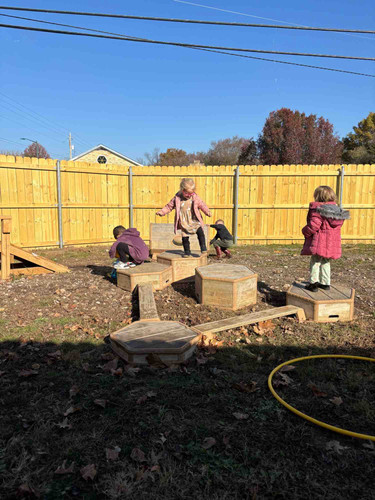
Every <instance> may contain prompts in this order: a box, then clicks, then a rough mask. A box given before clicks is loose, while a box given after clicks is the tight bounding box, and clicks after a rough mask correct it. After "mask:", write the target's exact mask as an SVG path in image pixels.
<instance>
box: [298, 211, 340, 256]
mask: <svg viewBox="0 0 375 500" xmlns="http://www.w3.org/2000/svg"><path fill="white" fill-rule="evenodd" d="M346 219H349V212H348V211H347V210H342V209H341V208H340V207H338V206H337V205H336V203H335V202H334V201H329V202H327V203H320V202H316V201H314V202H312V203H310V207H309V212H308V214H307V224H306V226H305V227H304V228H303V229H302V234H303V235H304V237H305V243H304V245H303V248H302V252H301V255H319V256H320V257H325V258H326V259H339V258H340V257H341V226H342V225H343V224H344V220H346Z"/></svg>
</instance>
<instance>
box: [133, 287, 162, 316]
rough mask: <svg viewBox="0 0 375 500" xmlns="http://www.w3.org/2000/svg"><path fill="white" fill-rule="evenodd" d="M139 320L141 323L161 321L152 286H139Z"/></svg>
mask: <svg viewBox="0 0 375 500" xmlns="http://www.w3.org/2000/svg"><path fill="white" fill-rule="evenodd" d="M137 289H138V301H139V319H140V320H141V321H160V320H159V315H158V310H157V309H156V303H155V297H154V292H153V291H152V285H150V284H148V285H138V287H137Z"/></svg>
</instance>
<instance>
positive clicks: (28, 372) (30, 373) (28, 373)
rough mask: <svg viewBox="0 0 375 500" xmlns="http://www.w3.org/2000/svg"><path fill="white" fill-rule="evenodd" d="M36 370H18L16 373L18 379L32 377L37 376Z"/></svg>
mask: <svg viewBox="0 0 375 500" xmlns="http://www.w3.org/2000/svg"><path fill="white" fill-rule="evenodd" d="M38 373H39V372H38V370H20V371H19V372H18V376H19V377H32V376H34V375H38Z"/></svg>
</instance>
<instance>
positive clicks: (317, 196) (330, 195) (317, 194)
mask: <svg viewBox="0 0 375 500" xmlns="http://www.w3.org/2000/svg"><path fill="white" fill-rule="evenodd" d="M314 200H315V201H320V202H322V203H325V202H327V201H336V193H335V192H334V190H333V189H332V188H330V187H329V186H319V187H317V188H316V189H315V191H314Z"/></svg>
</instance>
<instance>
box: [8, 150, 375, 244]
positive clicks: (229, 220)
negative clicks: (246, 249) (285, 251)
mask: <svg viewBox="0 0 375 500" xmlns="http://www.w3.org/2000/svg"><path fill="white" fill-rule="evenodd" d="M343 171H344V175H343ZM182 177H193V178H194V179H195V182H196V185H197V192H198V193H199V195H200V196H201V197H202V198H203V199H204V200H205V201H206V203H207V204H208V206H209V207H210V209H211V211H212V214H213V216H212V218H211V219H209V218H207V217H205V221H206V222H207V223H213V222H214V221H215V220H216V219H218V218H220V219H223V220H224V221H225V224H226V226H227V227H228V228H230V229H232V232H233V234H234V235H235V236H236V237H237V240H238V243H239V244H254V243H255V244H279V243H284V244H289V243H300V242H301V241H302V240H303V237H302V234H301V228H302V227H303V225H304V224H305V221H306V213H307V208H308V205H309V202H310V201H312V196H313V192H314V189H315V188H316V187H317V186H319V185H328V186H331V187H332V188H333V189H334V190H335V191H336V192H337V193H338V196H339V197H340V199H341V198H342V202H343V206H344V208H346V209H349V210H350V212H351V220H350V221H347V222H345V224H344V227H343V233H342V236H343V241H344V242H353V243H374V242H375V210H374V209H375V165H345V166H344V169H343V168H342V166H340V165H256V166H254V165H251V166H249V165H245V166H239V167H236V166H213V167H211V166H208V167H203V166H195V165H193V166H190V167H158V166H152V167H124V166H120V165H104V166H102V165H100V166H99V165H98V164H90V163H83V162H77V163H74V162H65V161H61V162H60V161H58V160H39V161H38V160H37V159H36V158H20V157H13V156H1V155H0V213H1V214H2V215H11V216H12V220H13V224H12V225H13V230H12V242H13V243H15V244H18V245H21V246H23V247H48V246H60V247H62V246H65V245H85V244H100V243H107V242H110V241H112V240H113V236H112V229H113V227H114V226H116V225H119V224H122V225H124V226H125V227H129V226H134V227H137V228H138V230H139V231H140V232H141V235H142V237H143V238H144V239H145V240H146V241H148V238H149V226H150V223H151V222H173V217H174V214H173V213H172V214H169V215H168V216H166V217H163V218H159V217H157V216H156V215H155V212H156V211H157V210H158V209H159V208H161V207H162V206H164V204H165V203H167V202H168V201H169V200H170V199H171V198H172V196H173V195H174V194H175V193H176V192H177V191H178V188H179V183H180V179H181V178H182ZM212 235H213V232H212Z"/></svg>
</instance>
